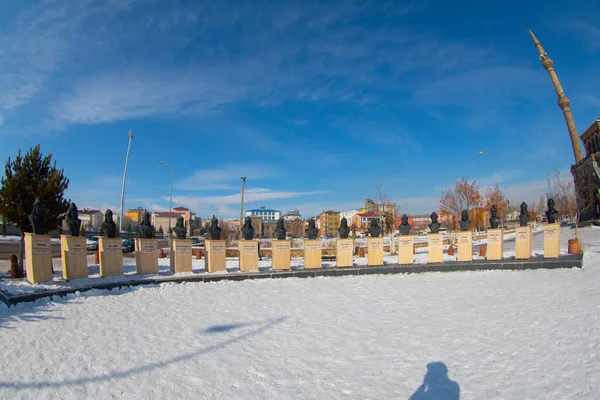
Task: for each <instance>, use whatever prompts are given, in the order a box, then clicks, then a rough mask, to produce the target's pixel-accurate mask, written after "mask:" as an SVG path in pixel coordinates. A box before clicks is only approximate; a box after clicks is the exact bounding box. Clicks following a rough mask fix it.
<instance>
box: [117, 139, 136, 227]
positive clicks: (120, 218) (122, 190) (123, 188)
mask: <svg viewBox="0 0 600 400" xmlns="http://www.w3.org/2000/svg"><path fill="white" fill-rule="evenodd" d="M127 134H128V135H129V143H128V144H127V155H126V156H125V170H124V171H123V186H122V187H121V214H120V216H119V233H121V232H123V206H124V204H125V181H126V180H127V165H128V164H129V150H130V149H131V140H132V139H133V132H132V131H131V129H130V130H129V132H128V133H127Z"/></svg>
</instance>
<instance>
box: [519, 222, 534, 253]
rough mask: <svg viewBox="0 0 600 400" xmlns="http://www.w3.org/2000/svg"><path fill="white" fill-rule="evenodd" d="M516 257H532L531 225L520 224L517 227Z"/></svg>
mask: <svg viewBox="0 0 600 400" xmlns="http://www.w3.org/2000/svg"><path fill="white" fill-rule="evenodd" d="M515 235H516V238H515V258H517V259H529V258H531V241H532V239H533V233H532V231H531V227H530V226H519V227H517V228H516V229H515Z"/></svg>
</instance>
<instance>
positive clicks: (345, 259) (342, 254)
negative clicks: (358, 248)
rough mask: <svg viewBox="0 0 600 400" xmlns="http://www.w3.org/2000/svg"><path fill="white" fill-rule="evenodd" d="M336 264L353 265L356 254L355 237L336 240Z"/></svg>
mask: <svg viewBox="0 0 600 400" xmlns="http://www.w3.org/2000/svg"><path fill="white" fill-rule="evenodd" d="M335 247H336V253H335V260H336V263H335V266H336V267H338V268H340V267H351V266H352V262H353V259H352V258H353V257H352V256H353V254H354V239H338V240H337V241H336V246H335Z"/></svg>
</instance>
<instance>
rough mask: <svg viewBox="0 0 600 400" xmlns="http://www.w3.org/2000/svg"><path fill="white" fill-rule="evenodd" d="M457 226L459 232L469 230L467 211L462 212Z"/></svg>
mask: <svg viewBox="0 0 600 400" xmlns="http://www.w3.org/2000/svg"><path fill="white" fill-rule="evenodd" d="M459 225H460V230H461V231H463V232H466V231H468V230H469V227H470V226H471V221H469V212H468V211H467V210H462V214H461V217H460V222H459Z"/></svg>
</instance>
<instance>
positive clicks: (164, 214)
mask: <svg viewBox="0 0 600 400" xmlns="http://www.w3.org/2000/svg"><path fill="white" fill-rule="evenodd" d="M152 214H153V215H154V216H155V217H159V218H164V217H167V218H169V212H168V211H158V212H153V213H152ZM181 215H182V213H181V212H172V213H171V217H179V216H181Z"/></svg>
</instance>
